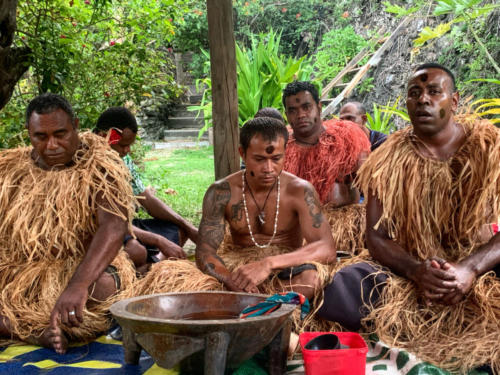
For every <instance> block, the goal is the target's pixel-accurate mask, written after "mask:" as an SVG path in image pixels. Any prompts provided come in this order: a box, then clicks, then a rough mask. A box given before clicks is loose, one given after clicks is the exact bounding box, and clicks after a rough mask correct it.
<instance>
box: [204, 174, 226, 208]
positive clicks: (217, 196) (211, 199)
mask: <svg viewBox="0 0 500 375" xmlns="http://www.w3.org/2000/svg"><path fill="white" fill-rule="evenodd" d="M230 199H231V185H230V183H229V181H228V179H227V177H226V178H223V179H220V180H218V181H215V182H214V183H213V184H212V185H210V186H209V188H208V189H207V192H206V193H205V203H206V204H209V205H219V204H227V202H229V200H230Z"/></svg>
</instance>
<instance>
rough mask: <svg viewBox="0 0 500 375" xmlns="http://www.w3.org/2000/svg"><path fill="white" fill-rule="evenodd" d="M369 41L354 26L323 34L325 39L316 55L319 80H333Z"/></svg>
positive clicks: (315, 64)
mask: <svg viewBox="0 0 500 375" xmlns="http://www.w3.org/2000/svg"><path fill="white" fill-rule="evenodd" d="M367 44H368V42H367V41H366V40H365V39H363V37H361V36H360V35H358V34H357V33H356V31H355V30H354V28H353V27H352V26H347V27H345V28H343V29H341V30H331V31H329V32H328V33H326V34H325V35H323V41H322V42H321V45H320V46H319V48H318V50H317V52H316V54H315V57H314V60H315V61H314V68H315V70H316V73H317V80H319V81H321V82H323V83H327V82H328V81H330V80H332V79H333V78H334V77H335V76H336V75H337V74H338V73H339V72H340V71H341V70H342V69H343V68H344V67H345V65H346V64H347V63H348V62H349V61H350V60H351V59H352V58H353V57H354V56H356V54H357V53H358V52H359V51H361V49H362V48H363V47H365V46H366V45H367Z"/></svg>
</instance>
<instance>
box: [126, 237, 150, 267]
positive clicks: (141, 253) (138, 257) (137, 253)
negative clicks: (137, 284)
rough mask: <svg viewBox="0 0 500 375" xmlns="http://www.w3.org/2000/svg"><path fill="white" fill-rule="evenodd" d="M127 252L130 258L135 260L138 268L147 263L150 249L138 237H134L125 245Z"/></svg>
mask: <svg viewBox="0 0 500 375" xmlns="http://www.w3.org/2000/svg"><path fill="white" fill-rule="evenodd" d="M125 252H126V253H127V254H128V256H129V258H130V260H132V262H134V265H135V267H136V268H137V267H140V266H142V265H144V264H146V262H147V258H148V251H147V249H146V248H145V247H144V246H143V245H142V244H141V243H140V242H139V241H137V240H136V239H134V238H132V239H130V240H128V241H127V244H126V245H125Z"/></svg>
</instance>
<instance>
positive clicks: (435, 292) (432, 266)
mask: <svg viewBox="0 0 500 375" xmlns="http://www.w3.org/2000/svg"><path fill="white" fill-rule="evenodd" d="M475 278H476V274H475V273H474V271H473V270H471V269H470V268H469V267H468V266H466V265H464V264H462V263H457V264H454V263H449V262H447V261H446V260H444V259H441V258H438V257H433V258H430V259H427V260H425V261H423V262H421V263H420V265H419V266H418V267H417V268H416V270H415V273H414V275H413V278H412V280H413V281H414V282H415V283H416V284H417V287H418V289H419V292H420V294H421V296H422V297H423V299H424V301H425V303H426V304H427V305H431V304H432V303H433V302H436V303H441V304H444V305H454V304H457V303H459V302H460V301H461V300H462V299H463V298H464V297H465V296H466V295H467V293H468V292H469V290H470V289H471V287H472V283H473V282H474V280H475Z"/></svg>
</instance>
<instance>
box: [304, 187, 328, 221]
mask: <svg viewBox="0 0 500 375" xmlns="http://www.w3.org/2000/svg"><path fill="white" fill-rule="evenodd" d="M304 200H305V201H306V205H307V208H308V209H309V215H311V218H312V226H313V227H314V228H319V227H320V226H321V224H322V223H323V220H324V219H323V212H322V211H321V206H320V204H319V201H318V199H317V198H316V196H315V195H314V190H313V189H312V188H311V187H310V186H306V187H304Z"/></svg>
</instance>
